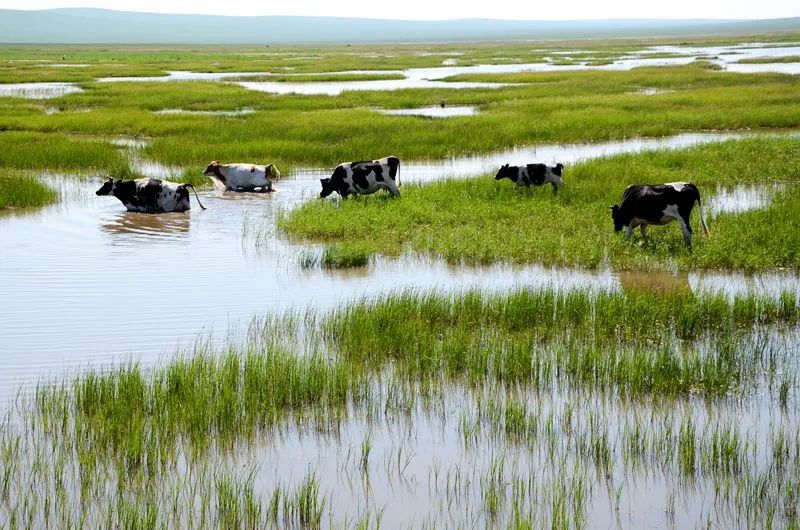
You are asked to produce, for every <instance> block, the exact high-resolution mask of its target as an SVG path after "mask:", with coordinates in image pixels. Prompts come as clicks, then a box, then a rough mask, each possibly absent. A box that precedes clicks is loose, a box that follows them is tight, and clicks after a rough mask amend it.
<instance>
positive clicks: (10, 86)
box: [0, 83, 83, 99]
mask: <svg viewBox="0 0 800 530" xmlns="http://www.w3.org/2000/svg"><path fill="white" fill-rule="evenodd" d="M78 92H83V89H82V88H80V87H79V86H77V85H75V84H74V83H0V97H12V98H26V99H52V98H60V97H61V96H66V95H67V94H76V93H78Z"/></svg>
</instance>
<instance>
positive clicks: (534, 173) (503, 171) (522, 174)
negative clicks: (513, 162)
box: [494, 164, 564, 193]
mask: <svg viewBox="0 0 800 530" xmlns="http://www.w3.org/2000/svg"><path fill="white" fill-rule="evenodd" d="M563 172H564V166H563V164H556V165H554V166H548V165H547V164H527V165H525V166H509V165H508V164H505V165H503V166H501V167H500V170H499V171H498V172H497V175H495V177H494V179H495V180H502V179H505V178H507V179H510V180H511V182H513V183H514V184H516V185H517V186H518V187H522V186H525V187H526V188H530V187H531V184H533V185H534V186H541V185H542V184H546V183H548V182H549V183H550V184H551V185H552V186H553V193H558V188H560V187H561V186H563V185H564V181H563V180H562V179H561V174H562V173H563Z"/></svg>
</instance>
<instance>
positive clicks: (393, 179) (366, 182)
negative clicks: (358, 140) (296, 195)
mask: <svg viewBox="0 0 800 530" xmlns="http://www.w3.org/2000/svg"><path fill="white" fill-rule="evenodd" d="M320 183H321V184H322V192H320V194H319V196H320V198H323V199H324V198H325V197H327V196H328V195H330V194H331V193H333V192H336V193H338V194H339V195H341V196H342V197H344V198H347V197H348V196H349V195H369V194H371V193H375V192H376V191H378V190H387V191H389V193H391V194H392V196H393V197H400V190H398V189H397V188H398V186H400V159H399V158H397V157H396V156H388V157H386V158H381V159H379V160H371V161H365V162H347V163H345V164H339V165H338V166H337V167H336V169H335V170H334V171H333V175H331V176H330V177H329V178H324V179H320Z"/></svg>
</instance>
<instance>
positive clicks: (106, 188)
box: [94, 177, 114, 196]
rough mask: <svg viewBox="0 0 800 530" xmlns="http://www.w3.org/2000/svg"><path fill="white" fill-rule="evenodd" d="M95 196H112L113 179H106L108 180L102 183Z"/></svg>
mask: <svg viewBox="0 0 800 530" xmlns="http://www.w3.org/2000/svg"><path fill="white" fill-rule="evenodd" d="M94 194H95V195H98V196H100V195H113V194H114V179H113V178H111V177H108V180H107V181H105V182H104V183H103V185H102V186H101V187H100V189H99V190H97V191H96V192H94Z"/></svg>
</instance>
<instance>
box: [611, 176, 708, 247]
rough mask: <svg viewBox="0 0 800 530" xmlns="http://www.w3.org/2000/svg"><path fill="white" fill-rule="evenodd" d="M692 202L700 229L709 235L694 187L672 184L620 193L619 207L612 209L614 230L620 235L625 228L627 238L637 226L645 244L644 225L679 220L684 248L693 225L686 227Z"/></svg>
mask: <svg viewBox="0 0 800 530" xmlns="http://www.w3.org/2000/svg"><path fill="white" fill-rule="evenodd" d="M694 203H697V205H698V209H699V212H700V226H702V227H703V232H704V233H705V234H706V235H708V227H707V226H706V221H705V219H704V218H703V203H702V201H701V200H700V191H699V190H698V189H697V186H695V185H694V184H690V183H688V182H672V183H669V184H661V185H658V186H647V185H638V184H637V185H634V186H628V189H626V190H625V193H623V194H622V201H620V204H619V205H616V204H615V205H614V206H612V207H611V217H612V218H613V219H614V231H615V232H619V231H620V230H622V229H623V228H625V233H626V235H627V236H628V237H630V236H631V234H632V233H633V229H634V228H636V227H637V226H638V227H640V229H641V231H642V237H643V238H644V240H645V243H646V242H647V225H664V224H667V223H671V222H672V221H678V223H679V224H680V225H681V231H682V232H683V241H684V242H685V243H686V246H691V245H692V226H691V225H690V224H689V217H690V216H691V214H692V208H694Z"/></svg>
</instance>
